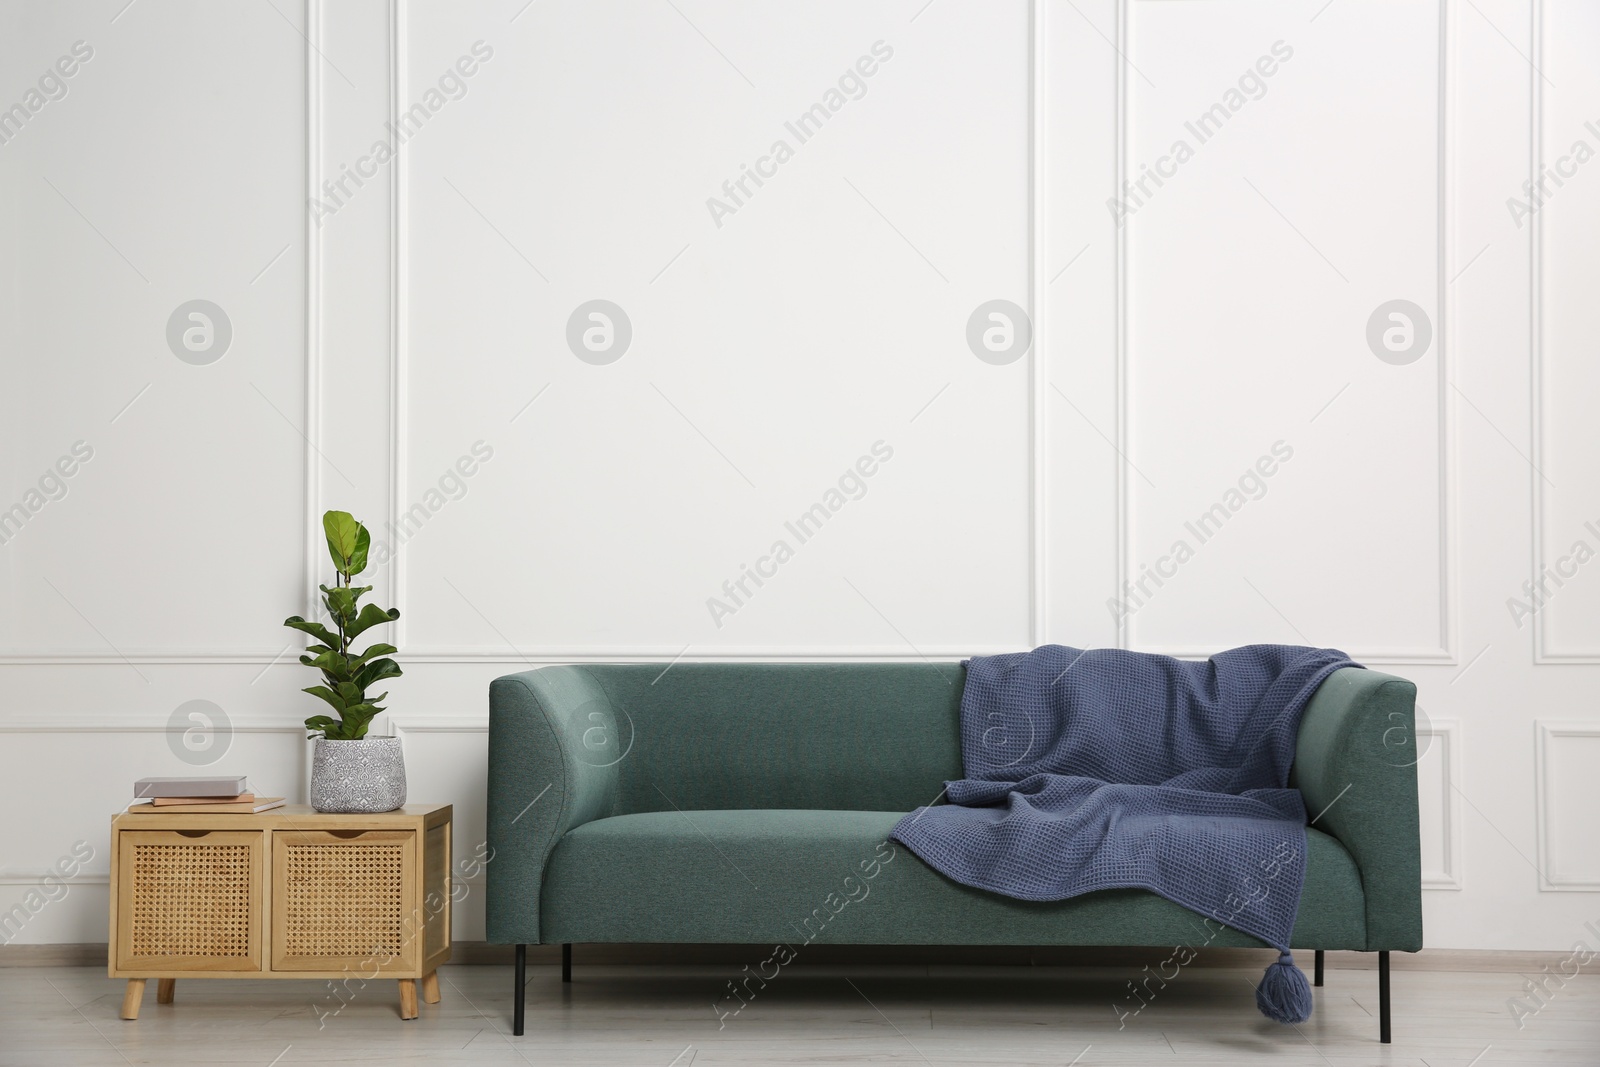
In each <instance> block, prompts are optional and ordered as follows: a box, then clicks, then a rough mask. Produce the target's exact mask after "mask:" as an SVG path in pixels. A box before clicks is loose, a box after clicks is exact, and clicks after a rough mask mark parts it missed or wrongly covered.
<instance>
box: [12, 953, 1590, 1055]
mask: <svg viewBox="0 0 1600 1067" xmlns="http://www.w3.org/2000/svg"><path fill="white" fill-rule="evenodd" d="M1306 962H1307V963H1308V964H1309V960H1307V961H1306ZM736 972H737V968H733V967H729V966H726V965H723V966H694V967H681V968H671V967H644V966H629V967H619V966H599V965H592V966H589V967H585V966H583V964H582V961H581V958H580V960H579V961H578V963H577V966H576V967H575V969H574V981H573V983H572V984H571V985H567V986H564V985H562V983H561V980H560V975H559V970H558V968H555V967H544V966H539V967H535V966H530V967H529V968H528V999H527V1004H528V1026H527V1031H528V1032H527V1034H526V1036H524V1037H521V1038H514V1037H512V1036H511V970H510V968H509V967H499V966H476V967H469V966H456V967H447V968H444V969H442V970H441V971H440V972H439V975H440V978H441V982H440V991H441V993H442V994H443V1001H442V1003H440V1004H437V1005H427V1004H425V1005H423V1006H422V1016H421V1018H420V1019H417V1020H416V1021H414V1022H402V1021H401V1020H400V1019H399V1018H398V1016H397V1004H398V995H397V992H396V988H395V983H394V982H392V981H386V982H374V983H372V984H370V985H368V986H367V987H366V988H365V989H358V990H357V991H356V992H355V993H354V994H353V996H352V997H351V999H350V1000H349V1002H348V1003H344V1004H343V1006H342V1008H341V1001H339V1000H337V999H335V998H334V997H333V996H332V994H331V993H330V991H329V989H328V987H327V986H326V985H324V984H321V983H315V982H291V981H244V980H237V981H236V980H214V981H210V982H205V981H183V982H179V983H178V985H177V995H176V998H175V1001H174V1003H172V1004H157V1003H156V993H155V983H154V982H152V983H151V984H150V988H149V991H148V992H147V993H146V997H145V1001H144V1008H143V1014H142V1015H141V1016H140V1018H139V1020H138V1021H137V1022H124V1021H122V1020H121V1019H119V1018H118V1009H119V1008H120V1006H121V1003H122V994H123V988H124V983H122V982H118V981H113V980H111V979H108V978H106V977H105V971H104V968H89V967H19V968H13V969H6V970H0V1065H4V1067H11V1065H29V1067H32V1065H48V1067H55V1065H74V1067H99V1065H102V1064H105V1065H143V1064H256V1065H258V1067H269V1065H271V1067H296V1065H305V1064H360V1063H367V1064H374V1065H376V1064H395V1065H398V1064H468V1065H510V1067H515V1065H538V1067H545V1065H560V1064H577V1065H583V1067H601V1065H609V1064H617V1065H628V1067H689V1065H690V1064H694V1065H696V1067H706V1065H709V1064H730V1065H740V1067H756V1065H761V1064H829V1065H833V1064H854V1063H873V1064H908V1065H911V1064H922V1065H930V1067H931V1065H940V1067H943V1065H946V1064H948V1065H957V1064H974V1063H976V1064H1029V1065H1032V1064H1039V1065H1045V1064H1048V1065H1050V1067H1068V1065H1073V1064H1075V1065H1077V1067H1094V1065H1096V1064H1119V1065H1134V1064H1163V1063H1171V1064H1174V1065H1178V1064H1182V1065H1184V1067H1209V1065H1217V1067H1224V1065H1226V1067H1232V1065H1235V1064H1243V1063H1273V1064H1282V1065H1285V1067H1300V1065H1305V1067H1345V1065H1351V1067H1355V1065H1361V1064H1375V1065H1385V1064H1405V1065H1417V1064H1422V1065H1426V1067H1468V1065H1469V1064H1470V1065H1471V1067H1493V1065H1506V1064H1518V1065H1524V1064H1525V1065H1529V1067H1532V1065H1534V1064H1539V1065H1550V1064H1555V1065H1580V1064H1582V1065H1590V1067H1592V1065H1596V1064H1600V975H1592V974H1585V975H1582V976H1580V977H1578V978H1574V979H1571V980H1569V981H1568V983H1567V984H1566V986H1565V987H1564V988H1561V989H1560V990H1558V991H1557V992H1555V993H1554V994H1553V995H1551V996H1550V997H1549V998H1548V1003H1547V1004H1546V1006H1545V1007H1544V1008H1543V1009H1542V1010H1541V1011H1540V1012H1539V1013H1538V1014H1536V1015H1533V1016H1531V1017H1529V1018H1527V1019H1525V1020H1524V1021H1523V1022H1524V1025H1523V1026H1522V1027H1521V1028H1520V1029H1519V1028H1518V1026H1517V1024H1516V1022H1515V1021H1514V1020H1513V1019H1512V1016H1511V1014H1510V1013H1509V1012H1508V1011H1507V1009H1506V1000H1507V998H1508V997H1513V996H1516V995H1517V994H1518V993H1520V992H1521V990H1522V987H1523V984H1524V977H1523V976H1522V975H1518V974H1510V973H1482V972H1480V973H1464V972H1440V971H1400V970H1396V971H1395V973H1394V993H1393V998H1394V999H1393V1002H1394V1032H1395V1040H1394V1044H1392V1045H1389V1046H1387V1047H1386V1046H1382V1045H1379V1044H1378V1041H1377V1037H1378V1020H1377V1018H1376V1015H1377V1010H1378V1007H1377V977H1376V975H1375V973H1374V972H1372V971H1360V970H1335V969H1332V968H1331V967H1330V969H1329V970H1328V974H1327V984H1326V985H1325V986H1324V987H1323V988H1321V989H1319V990H1317V1009H1316V1012H1315V1014H1314V1015H1313V1017H1312V1019H1311V1020H1310V1021H1309V1022H1307V1023H1305V1024H1302V1025H1301V1026H1299V1027H1291V1026H1281V1025H1279V1024H1277V1023H1273V1022H1269V1021H1268V1020H1266V1019H1264V1018H1262V1017H1261V1015H1260V1014H1258V1013H1257V1011H1256V1009H1255V1003H1254V999H1253V992H1252V989H1253V986H1254V983H1255V981H1256V979H1257V978H1258V977H1259V975H1260V972H1259V970H1255V969H1252V970H1250V971H1245V970H1235V969H1228V968H1206V969H1201V968H1191V969H1189V970H1186V971H1184V972H1183V973H1181V974H1180V975H1179V976H1178V977H1177V978H1176V979H1174V980H1173V981H1172V982H1171V983H1170V984H1169V985H1168V986H1167V987H1166V988H1165V989H1164V990H1161V991H1160V992H1159V993H1158V994H1157V995H1156V996H1155V998H1154V1000H1153V1001H1152V1002H1151V1003H1150V1004H1149V1005H1148V1006H1147V1007H1145V1008H1144V1009H1143V1010H1142V1011H1141V1012H1140V1013H1139V1014H1138V1015H1136V1016H1130V1017H1128V1018H1126V1019H1124V1020H1123V1025H1122V1026H1121V1028H1119V1026H1118V1016H1117V1014H1116V1013H1115V1012H1114V1011H1113V1010H1112V1005H1113V1004H1119V1005H1122V1006H1123V1007H1124V1008H1127V1007H1128V1006H1130V1005H1131V1004H1132V1003H1133V1002H1131V1001H1125V1000H1124V999H1123V998H1124V996H1125V995H1126V994H1127V988H1126V985H1125V983H1126V982H1127V981H1128V979H1129V978H1131V977H1132V976H1133V975H1132V973H1131V972H1129V971H1127V970H1125V969H1120V968H1097V969H1087V968H1068V967H971V966H969V967H888V966H883V967H872V966H862V965H857V966H851V967H823V966H810V967H799V966H796V967H792V968H790V969H789V970H786V971H784V972H782V973H780V974H779V976H778V977H777V978H776V979H774V980H773V981H772V982H771V983H770V984H769V985H768V986H767V988H766V989H765V990H762V991H760V992H759V994H758V995H757V996H756V997H755V999H753V1000H752V1001H751V1002H750V1003H749V1004H748V1005H747V1006H746V1007H744V1008H743V1010H742V1011H740V1012H739V1014H737V1015H734V1016H730V1017H728V1018H726V1019H725V1020H724V1021H723V1023H722V1025H721V1028H720V1029H719V1026H718V1020H717V1015H716V1013H715V1012H714V1011H713V1009H712V1004H713V1002H714V1001H716V1000H718V999H719V997H720V995H721V994H722V992H723V991H724V988H725V987H724V983H726V982H727V981H728V980H729V979H730V978H731V977H733V976H734V974H735V973H736ZM730 1004H731V1005H736V1004H737V1002H724V1004H723V1010H724V1011H726V1010H728V1009H729V1007H730ZM336 1010H337V1014H333V1013H334V1012H335V1011H336Z"/></svg>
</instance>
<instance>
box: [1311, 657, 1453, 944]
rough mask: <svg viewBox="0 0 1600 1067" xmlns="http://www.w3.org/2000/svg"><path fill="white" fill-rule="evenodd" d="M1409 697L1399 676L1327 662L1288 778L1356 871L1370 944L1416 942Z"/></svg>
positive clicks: (1417, 865)
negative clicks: (1328, 669) (1333, 667)
mask: <svg viewBox="0 0 1600 1067" xmlns="http://www.w3.org/2000/svg"><path fill="white" fill-rule="evenodd" d="M1416 697H1417V687H1416V686H1414V685H1412V684H1411V683H1410V682H1408V681H1406V680H1405V679H1403V678H1395V677H1393V676H1391V675H1387V674H1380V673H1378V672H1377V671H1368V670H1362V669H1360V668H1355V667H1346V668H1344V669H1342V670H1338V671H1335V672H1334V673H1333V674H1331V675H1329V676H1328V678H1327V679H1326V680H1325V681H1324V682H1323V683H1322V685H1321V686H1320V687H1318V689H1317V691H1316V693H1315V694H1314V695H1313V696H1312V698H1311V701H1310V703H1308V704H1307V705H1306V710H1305V714H1304V716H1303V717H1302V718H1301V720H1300V734H1299V739H1298V742H1297V744H1296V747H1295V760H1294V768H1293V771H1292V773H1291V775H1290V779H1289V784H1290V785H1294V786H1298V787H1299V789H1300V792H1301V795H1303V796H1304V797H1305V802H1306V817H1307V818H1308V819H1310V820H1313V821H1314V824H1315V826H1316V828H1317V829H1318V830H1321V831H1323V832H1324V833H1327V834H1330V835H1332V836H1333V837H1335V838H1337V839H1338V841H1339V843H1340V844H1342V845H1343V846H1344V847H1345V849H1346V850H1347V851H1349V853H1350V855H1351V856H1352V857H1353V858H1354V859H1355V861H1356V866H1357V867H1358V868H1359V869H1360V871H1361V885H1362V890H1363V893H1364V895H1365V897H1366V907H1367V950H1368V951H1369V952H1370V951H1376V950H1380V949H1383V950H1395V951H1401V952H1415V951H1416V950H1417V949H1419V948H1421V947H1422V846H1421V841H1420V835H1419V830H1418V819H1417V757H1418V753H1419V751H1420V749H1419V748H1418V746H1417V739H1416V721H1415V719H1416V715H1415V709H1416Z"/></svg>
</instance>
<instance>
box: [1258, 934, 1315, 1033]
mask: <svg viewBox="0 0 1600 1067" xmlns="http://www.w3.org/2000/svg"><path fill="white" fill-rule="evenodd" d="M1311 1005H1312V998H1311V983H1309V982H1307V981H1306V976H1305V973H1304V972H1303V971H1301V970H1300V968H1298V967H1296V966H1295V965H1294V956H1292V955H1290V954H1289V953H1288V952H1287V951H1285V952H1284V953H1283V954H1282V955H1280V956H1279V957H1278V962H1277V963H1274V964H1273V965H1272V966H1270V967H1268V968H1267V973H1266V974H1263V975H1262V976H1261V984H1260V985H1258V986H1256V1007H1258V1008H1260V1009H1261V1014H1262V1015H1265V1016H1266V1017H1267V1018H1269V1019H1275V1020H1277V1021H1278V1022H1280V1023H1303V1022H1305V1021H1306V1020H1307V1019H1309V1018H1311Z"/></svg>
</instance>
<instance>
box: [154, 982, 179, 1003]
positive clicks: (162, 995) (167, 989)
mask: <svg viewBox="0 0 1600 1067" xmlns="http://www.w3.org/2000/svg"><path fill="white" fill-rule="evenodd" d="M177 985H178V980H177V979H176V978H161V979H158V980H157V981H156V1003H157V1004H171V1003H172V991H173V990H174V989H175V988H177Z"/></svg>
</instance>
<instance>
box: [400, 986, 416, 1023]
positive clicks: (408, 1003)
mask: <svg viewBox="0 0 1600 1067" xmlns="http://www.w3.org/2000/svg"><path fill="white" fill-rule="evenodd" d="M416 1017H417V980H416V979H415V978H402V979H400V1018H402V1019H415V1018H416Z"/></svg>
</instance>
